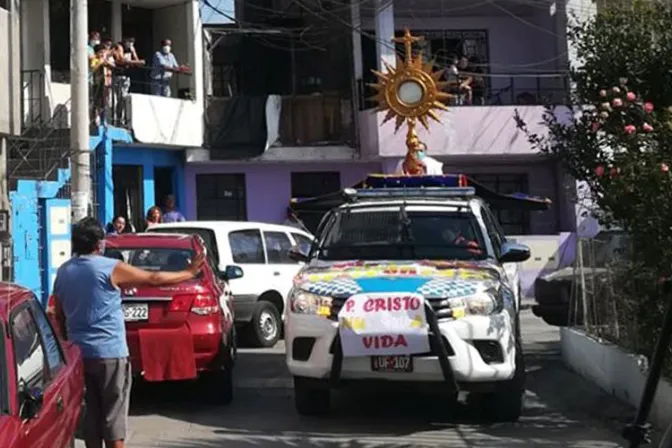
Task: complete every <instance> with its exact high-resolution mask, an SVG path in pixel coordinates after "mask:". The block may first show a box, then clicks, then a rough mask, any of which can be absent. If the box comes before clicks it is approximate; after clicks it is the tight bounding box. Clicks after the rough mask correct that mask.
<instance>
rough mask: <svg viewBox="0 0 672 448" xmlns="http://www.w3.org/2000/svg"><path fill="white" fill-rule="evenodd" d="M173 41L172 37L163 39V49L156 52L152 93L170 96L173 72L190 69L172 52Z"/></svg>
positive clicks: (152, 75) (153, 63)
mask: <svg viewBox="0 0 672 448" xmlns="http://www.w3.org/2000/svg"><path fill="white" fill-rule="evenodd" d="M172 45H173V42H172V41H171V40H170V39H164V40H162V41H161V50H159V51H157V52H156V53H154V59H153V60H152V73H151V78H152V95H157V96H167V97H170V96H172V95H171V92H170V81H171V80H172V79H173V73H184V72H188V71H189V67H187V66H186V65H180V64H178V63H177V59H176V58H175V55H174V54H173V53H172Z"/></svg>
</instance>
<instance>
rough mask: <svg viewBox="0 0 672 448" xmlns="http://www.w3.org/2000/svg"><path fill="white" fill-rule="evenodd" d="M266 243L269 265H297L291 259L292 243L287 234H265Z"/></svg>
mask: <svg viewBox="0 0 672 448" xmlns="http://www.w3.org/2000/svg"><path fill="white" fill-rule="evenodd" d="M264 242H265V243H266V259H267V260H268V262H269V263H274V264H295V263H296V262H295V261H293V260H292V259H291V258H289V249H290V248H291V247H292V242H291V241H290V240H289V237H288V236H287V234H286V233H285V232H264Z"/></svg>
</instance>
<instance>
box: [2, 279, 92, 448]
mask: <svg viewBox="0 0 672 448" xmlns="http://www.w3.org/2000/svg"><path fill="white" fill-rule="evenodd" d="M0 330H1V331H0V333H2V336H0V350H1V351H2V353H3V354H4V356H3V357H2V358H0V359H2V361H0V363H1V364H0V403H1V405H2V409H1V411H0V446H1V447H3V448H24V447H25V448H52V447H53V448H65V447H74V446H75V430H76V428H77V422H78V420H79V416H80V413H81V411H82V403H83V399H84V370H83V365H82V360H81V353H80V351H79V348H77V347H76V346H75V345H74V344H73V343H71V342H67V341H62V340H61V339H60V338H59V337H58V336H57V334H56V333H55V332H54V330H53V328H52V326H51V324H50V321H49V319H48V318H47V315H46V313H45V312H44V309H43V308H42V306H41V305H40V304H39V303H38V302H37V300H36V299H35V297H34V295H33V293H32V292H31V291H29V290H27V289H25V288H22V287H19V286H16V285H12V284H8V283H0Z"/></svg>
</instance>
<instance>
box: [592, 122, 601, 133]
mask: <svg viewBox="0 0 672 448" xmlns="http://www.w3.org/2000/svg"><path fill="white" fill-rule="evenodd" d="M591 129H592V130H593V132H597V131H598V130H599V129H600V123H599V122H598V121H593V124H592V125H591Z"/></svg>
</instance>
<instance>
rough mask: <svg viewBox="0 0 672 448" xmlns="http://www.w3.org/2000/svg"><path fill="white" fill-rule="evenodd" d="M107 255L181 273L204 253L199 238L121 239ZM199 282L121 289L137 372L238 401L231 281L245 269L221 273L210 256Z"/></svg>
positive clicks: (114, 239) (111, 241)
mask: <svg viewBox="0 0 672 448" xmlns="http://www.w3.org/2000/svg"><path fill="white" fill-rule="evenodd" d="M105 248H106V249H105V256H107V257H114V258H118V259H120V260H123V261H125V262H126V263H129V264H131V265H133V266H136V267H139V268H142V269H145V270H149V271H180V270H183V269H185V268H186V267H187V265H188V264H189V260H190V259H192V258H193V257H194V255H196V254H200V253H203V252H206V248H205V245H204V244H203V240H201V238H200V237H199V236H197V235H175V234H169V235H163V234H158V233H152V234H122V235H111V236H108V237H107V239H106V240H105ZM206 260H207V262H206V263H205V264H204V267H203V271H202V273H201V275H199V277H197V278H196V279H194V280H190V281H186V282H183V283H180V284H178V285H174V286H168V287H143V288H122V301H123V307H124V319H125V320H126V337H127V340H128V348H129V351H130V355H131V365H132V367H133V371H134V374H136V375H138V376H141V377H142V378H143V379H144V380H145V381H154V382H157V381H175V380H191V379H195V378H201V379H202V380H204V381H205V382H207V383H209V384H208V396H209V397H211V398H212V399H214V400H215V401H217V402H218V403H221V404H228V403H230V402H231V400H232V398H233V377H232V371H233V366H234V363H235V358H236V342H235V340H236V338H235V327H234V325H233V300H232V296H231V293H230V290H229V286H228V280H232V279H235V278H240V277H242V275H243V271H242V269H241V268H239V267H237V266H229V267H227V269H226V270H225V272H220V271H219V270H218V269H217V267H216V265H215V264H214V263H213V262H212V260H211V259H210V257H206Z"/></svg>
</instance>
